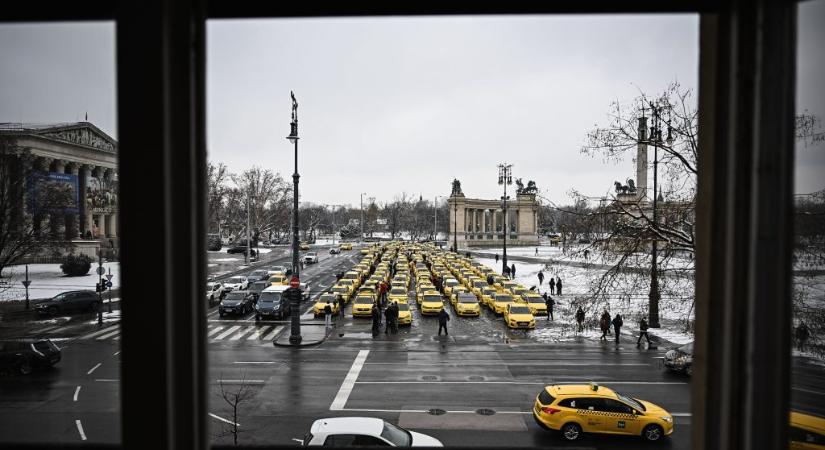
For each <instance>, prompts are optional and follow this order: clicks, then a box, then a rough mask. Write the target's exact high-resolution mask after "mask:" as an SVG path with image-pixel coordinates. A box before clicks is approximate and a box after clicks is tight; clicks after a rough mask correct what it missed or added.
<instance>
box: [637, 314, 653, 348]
mask: <svg viewBox="0 0 825 450" xmlns="http://www.w3.org/2000/svg"><path fill="white" fill-rule="evenodd" d="M642 336H644V337H645V340H646V341H647V346H648V347H650V336H648V335H647V320H645V318H644V317H642V320H640V321H639V339H637V340H636V347H637V348H638V347H641V346H642Z"/></svg>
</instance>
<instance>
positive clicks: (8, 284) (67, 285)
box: [0, 262, 120, 301]
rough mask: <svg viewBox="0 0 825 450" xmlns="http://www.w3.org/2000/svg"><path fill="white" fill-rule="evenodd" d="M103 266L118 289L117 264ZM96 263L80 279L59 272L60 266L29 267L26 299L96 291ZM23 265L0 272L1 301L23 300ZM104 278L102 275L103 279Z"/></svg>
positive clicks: (109, 263) (118, 264)
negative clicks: (29, 283) (70, 292)
mask: <svg viewBox="0 0 825 450" xmlns="http://www.w3.org/2000/svg"><path fill="white" fill-rule="evenodd" d="M103 267H104V268H105V269H106V273H107V274H108V273H109V271H110V270H111V274H112V275H113V276H112V287H113V288H117V287H119V286H120V263H119V262H107V263H103ZM96 270H97V263H92V268H91V269H90V270H89V273H88V274H86V275H83V276H79V277H69V276H66V275H64V274H63V272H62V271H61V270H60V264H29V280H31V285H29V298H31V299H38V298H51V297H54V296H55V295H57V294H59V293H61V292H66V291H74V290H80V289H91V290H94V289H95V285H96V284H97V282H98V276H97V273H96ZM25 271H26V266H24V265H17V266H11V267H7V268H5V269H4V270H3V278H2V279H1V280H0V301H6V300H24V299H25V298H26V289H25V288H24V287H23V284H22V283H21V281H23V280H25V278H26V277H25ZM103 279H104V280H105V279H106V278H105V276H104V278H103Z"/></svg>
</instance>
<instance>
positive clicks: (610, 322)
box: [576, 306, 650, 347]
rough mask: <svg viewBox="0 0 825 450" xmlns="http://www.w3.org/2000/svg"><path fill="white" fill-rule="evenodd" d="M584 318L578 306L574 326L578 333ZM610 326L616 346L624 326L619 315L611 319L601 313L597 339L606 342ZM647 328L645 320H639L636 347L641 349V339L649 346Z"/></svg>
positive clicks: (604, 313)
mask: <svg viewBox="0 0 825 450" xmlns="http://www.w3.org/2000/svg"><path fill="white" fill-rule="evenodd" d="M584 318H585V314H584V309H582V307H581V306H579V309H578V310H577V311H576V324H577V331H578V332H582V331H584ZM611 326H612V327H613V332H614V334H615V340H616V344H618V343H619V340H620V337H621V330H622V327H623V326H624V319H622V315H621V314H616V315H615V316H614V317H613V318H612V319H611V318H610V313H609V312H607V310H606V309H605V310H604V312H602V315H601V317H599V328H600V329H601V330H602V335H601V337H600V338H599V339H600V340H602V341H607V335H608V334H610V327H611ZM648 328H649V327H648V324H647V320H645V318H644V317H642V318H641V320H639V338H638V339H637V340H636V347H641V345H642V338H644V339H645V340H646V341H647V344H648V345H650V336H648V334H647V329H648Z"/></svg>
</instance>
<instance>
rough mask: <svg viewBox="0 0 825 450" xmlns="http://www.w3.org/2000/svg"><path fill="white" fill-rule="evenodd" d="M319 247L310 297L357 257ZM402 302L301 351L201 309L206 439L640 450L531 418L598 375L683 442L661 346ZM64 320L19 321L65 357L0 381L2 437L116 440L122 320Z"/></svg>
mask: <svg viewBox="0 0 825 450" xmlns="http://www.w3.org/2000/svg"><path fill="white" fill-rule="evenodd" d="M319 254H320V256H321V260H320V262H319V264H316V265H311V266H307V267H306V268H305V270H304V272H303V274H302V280H305V281H307V282H309V283H310V285H311V288H312V297H313V298H314V297H317V296H318V295H320V293H321V292H322V291H323V290H324V289H326V288H328V287H330V286H331V285H332V283H333V281H334V280H335V276H334V273H335V272H338V271H340V270H344V269H346V268H347V267H349V266H351V265H353V264H354V263H355V262H356V261H358V260H360V255H359V254H358V252H357V251H355V252H344V253H343V254H341V255H337V256H331V255H329V254H328V253H326V252H324V251H319ZM287 259H288V255H284V256H282V258H279V259H276V260H274V261H273V262H272V264H278V263H280V262H281V261H286V260H287ZM411 306H412V307H413V325H412V326H410V327H405V328H402V329H401V330H400V332H399V334H397V335H392V334H389V335H384V334H383V333H382V334H381V335H380V336H379V337H378V338H377V339H373V338H372V336H371V334H370V321H369V320H368V319H353V318H352V317H351V315H349V314H347V317H346V318H345V319H343V321H341V322H340V323H336V324H335V330H333V334H332V337H331V338H330V339H328V340H327V341H326V342H324V343H322V344H321V345H318V346H314V347H307V348H302V349H291V348H282V347H275V346H273V345H272V339H273V338H274V337H275V336H277V335H278V334H280V333H282V332H288V321H268V322H262V323H257V324H256V323H255V321H254V317H252V315H251V314H250V315H247V316H244V317H235V318H225V319H220V320H219V319H218V318H217V317H216V316H217V312H216V311H215V310H214V309H213V310H210V313H209V316H208V317H207V335H208V339H209V358H210V361H209V367H210V372H209V381H210V383H209V385H210V393H209V402H210V403H209V413H210V422H209V423H210V426H211V429H210V433H211V435H212V439H213V442H215V443H223V444H230V443H231V442H232V436H231V434H230V433H229V431H230V430H231V427H230V423H231V422H237V423H238V424H239V430H240V434H239V443H241V444H249V445H272V444H286V445H289V444H296V445H297V442H295V441H294V440H293V439H300V438H302V437H303V435H304V433H306V432H307V431H308V430H309V427H310V425H311V424H312V422H313V421H314V420H315V419H318V418H321V417H332V416H353V415H361V416H371V417H382V418H385V419H387V420H390V421H392V422H394V423H397V424H399V425H401V426H403V427H407V428H411V429H414V430H417V431H421V432H424V433H427V434H430V435H432V436H435V437H437V438H438V439H440V440H441V441H442V442H443V443H444V444H445V445H454V446H459V445H460V446H476V445H477V446H500V447H508V448H514V447H531V446H532V447H538V446H541V447H560V448H572V447H575V448H640V447H646V446H645V445H644V443H643V442H642V441H641V440H640V439H636V438H632V437H597V436H586V437H585V438H584V440H583V441H581V442H580V443H577V444H576V445H568V444H567V443H566V442H564V441H562V440H561V438H559V437H557V436H556V435H555V434H554V433H549V432H547V431H545V430H542V429H540V428H539V427H538V426H537V425H536V424H535V423H534V422H533V419H532V416H531V414H530V409H531V407H532V405H533V401H534V399H535V395H536V394H537V393H538V392H539V390H540V389H541V388H542V387H543V386H544V385H546V384H550V383H565V382H583V383H585V382H590V381H596V382H598V383H600V384H602V385H605V386H609V387H611V388H614V389H617V390H620V391H622V392H624V393H626V394H628V395H631V396H635V397H638V398H642V399H645V400H649V401H652V402H654V403H657V404H659V405H660V406H663V407H665V408H666V409H668V410H669V411H670V412H671V413H673V414H674V416H675V432H674V434H673V435H672V436H671V437H670V438H668V439H666V440H665V442H662V443H659V444H658V445H655V446H651V448H673V449H687V448H690V434H691V415H690V379H689V378H686V377H684V376H680V375H676V374H671V373H668V372H665V371H664V370H662V369H661V367H660V361H661V357H662V355H663V354H664V349H650V350H647V349H637V348H636V347H635V343H633V342H631V341H630V340H629V339H627V340H626V342H624V343H622V344H621V345H619V346H618V347H617V346H615V345H614V344H613V343H600V342H598V341H594V340H591V339H586V338H583V337H580V336H576V335H575V334H570V333H565V332H564V331H565V330H566V328H565V326H564V325H563V324H560V323H556V322H551V323H549V324H548V323H547V322H546V321H544V320H541V319H539V320H537V323H538V328H537V329H536V330H533V331H510V330H507V329H506V328H505V327H504V324H503V323H502V322H501V319H500V318H497V317H495V316H494V315H492V314H490V313H489V312H488V311H486V310H484V313H483V314H482V316H481V317H479V318H459V317H455V316H453V320H452V321H451V322H450V324H449V330H450V334H449V336H442V337H437V336H435V334H436V330H437V327H438V325H437V320H436V319H435V318H432V317H421V316H420V314H419V313H418V311H417V310H416V309H415V302H412V303H411ZM310 307H311V304H310V303H306V304H304V305H303V308H304V311H302V313H303V314H302V324H303V326H304V327H321V326H323V320H322V319H314V318H313V317H312V314H311V313H306V311H307V310H308V309H309V308H310ZM347 313H349V308H348V310H347ZM73 319H75V322H76V324H75V325H74V326H70V327H65V328H64V327H63V326H62V325H60V324H56V323H51V324H50V323H44V322H46V321H42V320H41V321H38V322H36V323H32V324H30V326H31V329H29V330H28V335H30V336H40V335H43V336H47V337H51V338H53V339H55V340H56V342H57V343H58V345H60V346H61V347H63V359H62V361H61V362H60V363H59V364H57V366H56V367H55V368H53V369H51V370H47V371H43V372H37V373H35V374H33V375H30V376H28V377H23V376H19V375H8V374H7V375H3V376H0V440H3V441H11V442H52V443H60V442H81V441H83V440H84V438H85V439H86V440H87V442H101V443H116V442H118V441H119V440H120V423H119V410H120V405H119V396H118V395H119V394H118V389H119V380H120V373H119V345H118V344H119V340H118V339H119V333H120V331H119V326H118V325H117V324H116V323H114V322H112V323H108V324H106V325H104V327H103V328H99V327H98V326H97V325H96V324H90V323H89V322H90V320H89V319H93V317H91V316H89V317H86V316H78V317H76V318H73ZM42 330H46V331H42ZM18 331H19V330H18ZM41 331H42V332H41ZM147 332H151V331H150V330H147ZM794 375H795V379H794V388H793V390H792V401H793V407H795V408H798V409H802V410H805V411H809V412H813V413H816V414H819V415H823V416H825V389H822V388H821V386H823V385H825V383H823V381H825V369H824V368H823V366H822V365H820V364H815V363H813V362H811V361H810V360H807V359H802V358H794ZM241 387H243V388H244V389H246V390H247V391H248V392H249V393H250V394H249V398H248V399H247V400H246V401H244V402H242V403H241V404H240V405H239V407H238V416H237V417H233V415H232V408H231V406H230V405H229V404H227V402H225V401H224V400H223V398H222V397H221V395H220V394H221V391H222V390H223V391H224V392H228V393H232V392H237V391H238V389H240V388H241Z"/></svg>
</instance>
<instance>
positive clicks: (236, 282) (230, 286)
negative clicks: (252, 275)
mask: <svg viewBox="0 0 825 450" xmlns="http://www.w3.org/2000/svg"><path fill="white" fill-rule="evenodd" d="M248 287H249V280H248V279H247V278H246V277H245V276H243V275H235V276H234V277H230V278H229V279H228V280H224V282H223V288H224V289H225V290H226V292H232V291H245V290H246V289H247V288H248Z"/></svg>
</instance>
